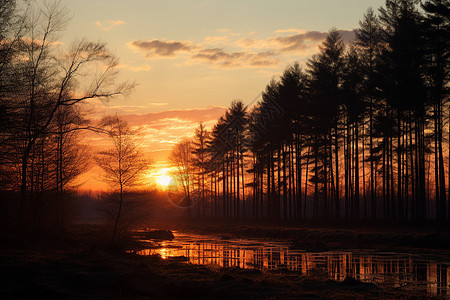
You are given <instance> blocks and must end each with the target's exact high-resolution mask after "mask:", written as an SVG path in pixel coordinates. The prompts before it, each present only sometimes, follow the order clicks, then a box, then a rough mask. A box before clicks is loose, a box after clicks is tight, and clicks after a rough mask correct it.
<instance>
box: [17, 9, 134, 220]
mask: <svg viewBox="0 0 450 300" xmlns="http://www.w3.org/2000/svg"><path fill="white" fill-rule="evenodd" d="M30 11H31V12H30V14H29V17H28V18H27V21H28V23H27V25H26V28H27V34H26V35H25V36H24V37H22V38H21V39H20V41H19V44H20V48H19V49H20V52H19V53H18V54H16V60H15V62H14V63H15V64H16V65H17V70H20V72H18V74H17V75H16V76H17V78H18V80H19V81H20V82H21V83H22V84H21V87H22V88H21V89H20V90H18V91H17V90H16V91H15V92H14V93H12V94H11V95H10V96H9V98H10V100H12V102H13V103H14V106H15V107H14V112H15V116H16V120H17V124H16V125H17V126H15V132H13V135H14V136H15V137H16V140H17V141H18V142H19V146H20V147H19V148H20V151H19V152H20V159H19V161H20V163H19V164H20V167H19V168H20V181H21V182H20V191H21V211H22V209H23V204H24V202H25V199H26V192H27V190H28V189H29V186H28V178H29V176H28V167H29V160H30V155H31V153H32V152H33V150H34V147H35V146H36V143H37V142H38V141H39V140H40V139H41V138H42V137H43V136H45V135H47V134H48V132H49V127H50V126H51V124H52V122H53V121H54V119H55V118H56V116H57V114H58V111H60V110H61V109H63V108H64V107H69V106H75V105H77V104H78V103H80V102H83V101H85V100H87V99H92V98H100V99H108V98H110V97H112V96H114V95H119V94H122V93H123V92H124V91H125V90H127V89H128V88H131V85H129V84H122V85H114V84H113V82H114V78H115V76H116V74H117V72H116V66H117V64H118V60H117V58H116V57H115V56H114V55H113V54H112V53H111V52H109V51H108V50H107V48H106V46H105V44H103V43H98V42H95V43H94V42H89V41H86V40H81V41H78V42H75V43H73V45H72V46H71V47H70V48H69V49H68V50H64V49H60V48H62V47H63V46H62V45H61V44H60V43H58V42H57V41H58V34H59V33H60V32H61V31H62V30H64V28H65V25H66V23H67V20H68V18H67V15H68V12H67V10H66V9H65V8H64V7H61V5H60V3H58V2H55V3H50V4H46V5H45V6H44V7H43V8H35V9H34V10H33V9H30ZM58 53H59V54H58ZM81 81H82V82H83V86H85V88H82V85H81V84H80V82H81Z"/></svg>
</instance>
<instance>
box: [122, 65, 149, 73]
mask: <svg viewBox="0 0 450 300" xmlns="http://www.w3.org/2000/svg"><path fill="white" fill-rule="evenodd" d="M117 67H118V68H119V69H125V70H129V71H133V72H141V71H150V69H151V67H150V66H149V65H140V66H130V65H126V64H119V65H118V66H117Z"/></svg>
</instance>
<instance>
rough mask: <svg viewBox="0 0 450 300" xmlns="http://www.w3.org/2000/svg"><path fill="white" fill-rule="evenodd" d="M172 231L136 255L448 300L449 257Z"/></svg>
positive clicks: (449, 287) (449, 284)
mask: <svg viewBox="0 0 450 300" xmlns="http://www.w3.org/2000/svg"><path fill="white" fill-rule="evenodd" d="M173 233H174V235H175V239H174V240H172V241H163V242H159V243H158V245H157V246H156V247H152V248H149V249H145V250H141V251H139V252H138V254H140V255H153V254H159V255H160V256H161V257H162V258H164V259H170V258H177V259H182V260H185V261H186V262H190V263H192V264H201V265H209V266H216V267H239V268H243V269H249V268H252V269H260V270H277V269H287V270H290V271H296V272H299V273H301V274H302V275H306V276H308V275H311V274H313V273H314V274H317V273H318V272H319V273H321V274H324V275H325V276H327V277H328V278H329V279H333V280H339V281H341V280H344V279H345V278H346V277H348V276H350V277H353V278H356V279H359V280H361V281H363V282H371V283H375V284H377V285H379V286H390V287H394V288H399V289H407V290H416V291H426V292H427V293H428V294H430V295H435V296H444V297H446V296H450V280H449V279H450V258H446V257H437V256H430V255H427V254H422V253H421V254H411V253H395V252H379V251H375V250H360V249H358V250H339V251H326V252H310V251H302V250H293V249H290V247H289V245H288V244H287V243H286V242H283V241H267V240H261V239H217V237H215V236H207V235H194V234H184V233H181V232H173ZM149 242H150V241H149Z"/></svg>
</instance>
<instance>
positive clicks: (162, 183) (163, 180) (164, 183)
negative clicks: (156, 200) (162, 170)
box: [156, 174, 172, 187]
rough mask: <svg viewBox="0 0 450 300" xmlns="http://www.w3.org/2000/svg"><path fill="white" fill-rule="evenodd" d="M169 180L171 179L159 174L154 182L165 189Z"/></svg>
mask: <svg viewBox="0 0 450 300" xmlns="http://www.w3.org/2000/svg"><path fill="white" fill-rule="evenodd" d="M171 180H172V177H170V176H169V175H167V174H161V175H159V176H158V177H157V178H156V182H157V183H158V184H159V185H160V186H162V187H167V186H168V185H169V183H170V181H171Z"/></svg>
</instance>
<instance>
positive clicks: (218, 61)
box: [192, 48, 280, 68]
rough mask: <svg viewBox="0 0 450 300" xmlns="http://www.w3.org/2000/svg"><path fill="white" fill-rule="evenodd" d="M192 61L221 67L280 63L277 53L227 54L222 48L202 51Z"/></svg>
mask: <svg viewBox="0 0 450 300" xmlns="http://www.w3.org/2000/svg"><path fill="white" fill-rule="evenodd" d="M192 59H194V60H199V61H203V62H206V63H210V64H213V65H216V66H219V67H225V68H227V67H270V66H275V65H277V64H278V63H279V62H280V61H279V60H278V59H276V58H275V53H274V52H270V51H266V52H259V53H256V52H245V51H239V52H226V51H225V50H224V49H222V48H211V49H202V50H200V51H199V52H198V53H197V54H195V55H193V56H192Z"/></svg>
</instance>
